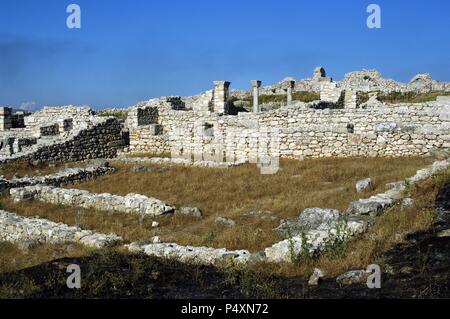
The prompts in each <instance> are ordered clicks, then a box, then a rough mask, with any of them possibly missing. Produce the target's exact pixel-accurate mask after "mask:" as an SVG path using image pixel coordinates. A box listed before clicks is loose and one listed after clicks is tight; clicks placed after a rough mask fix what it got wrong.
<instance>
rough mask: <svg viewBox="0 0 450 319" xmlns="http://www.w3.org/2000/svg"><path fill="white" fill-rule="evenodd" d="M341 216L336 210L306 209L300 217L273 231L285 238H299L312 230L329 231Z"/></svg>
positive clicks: (283, 223)
mask: <svg viewBox="0 0 450 319" xmlns="http://www.w3.org/2000/svg"><path fill="white" fill-rule="evenodd" d="M340 215H341V214H340V212H339V211H338V210H336V209H330V208H317V207H315V208H306V209H304V210H303V211H302V212H301V213H300V215H299V216H298V217H296V218H294V219H289V220H286V221H284V222H282V223H281V224H280V226H278V227H277V228H275V229H274V230H273V231H274V232H275V233H277V234H278V235H279V236H281V237H283V238H288V237H294V236H299V235H300V234H302V233H304V232H307V231H309V230H312V229H318V230H327V229H329V228H330V227H331V225H332V224H333V223H334V222H336V221H337V220H338V219H339V216H340Z"/></svg>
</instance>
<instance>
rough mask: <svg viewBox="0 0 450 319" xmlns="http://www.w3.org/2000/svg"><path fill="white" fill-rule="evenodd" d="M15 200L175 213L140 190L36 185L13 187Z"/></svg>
mask: <svg viewBox="0 0 450 319" xmlns="http://www.w3.org/2000/svg"><path fill="white" fill-rule="evenodd" d="M10 194H11V197H12V198H13V199H14V200H15V201H23V200H33V199H36V200H39V201H42V202H46V203H51V204H55V205H68V206H78V207H83V208H87V209H90V208H91V209H97V210H104V211H117V212H124V213H134V214H140V215H148V216H158V215H163V214H167V213H173V212H174V210H175V207H171V206H169V205H167V204H166V203H164V202H162V201H160V200H158V199H156V198H152V197H147V196H144V195H139V194H128V195H126V196H118V195H112V194H108V193H104V194H96V193H90V192H88V191H85V190H79V189H66V188H58V187H54V186H45V185H36V186H26V187H21V188H13V189H11V190H10Z"/></svg>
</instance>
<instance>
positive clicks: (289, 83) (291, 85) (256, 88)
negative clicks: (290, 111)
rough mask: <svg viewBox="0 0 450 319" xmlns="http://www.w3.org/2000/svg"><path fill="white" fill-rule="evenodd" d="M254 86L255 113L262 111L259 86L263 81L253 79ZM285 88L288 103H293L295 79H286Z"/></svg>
mask: <svg viewBox="0 0 450 319" xmlns="http://www.w3.org/2000/svg"><path fill="white" fill-rule="evenodd" d="M250 83H251V85H252V87H253V113H259V112H261V107H260V106H259V88H260V87H261V81H259V80H253V81H251V82H250ZM283 84H284V88H285V89H286V93H287V105H290V104H291V103H292V90H293V89H294V86H295V81H293V80H292V81H291V80H290V81H285V82H284V83H283Z"/></svg>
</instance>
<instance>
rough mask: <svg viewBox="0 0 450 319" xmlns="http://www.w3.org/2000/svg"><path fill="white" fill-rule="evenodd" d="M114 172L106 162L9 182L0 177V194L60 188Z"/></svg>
mask: <svg viewBox="0 0 450 319" xmlns="http://www.w3.org/2000/svg"><path fill="white" fill-rule="evenodd" d="M113 171H114V168H113V167H110V166H109V163H108V162H100V163H98V164H91V165H88V166H87V167H85V168H65V169H63V170H61V171H59V172H58V173H56V174H51V175H45V176H31V177H22V178H14V179H11V180H7V179H4V178H2V177H0V193H1V192H4V191H9V190H10V189H11V188H18V187H25V186H33V185H52V186H60V185H66V184H76V183H81V182H84V181H87V180H91V179H94V178H96V177H98V176H102V175H105V174H108V173H111V172H113Z"/></svg>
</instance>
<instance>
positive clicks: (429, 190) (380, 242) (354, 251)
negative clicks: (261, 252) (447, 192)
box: [256, 169, 450, 276]
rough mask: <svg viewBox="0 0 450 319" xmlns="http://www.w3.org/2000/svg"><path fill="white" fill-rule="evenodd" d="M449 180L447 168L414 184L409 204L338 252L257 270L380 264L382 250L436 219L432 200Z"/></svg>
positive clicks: (304, 271)
mask: <svg viewBox="0 0 450 319" xmlns="http://www.w3.org/2000/svg"><path fill="white" fill-rule="evenodd" d="M448 182H450V169H447V170H446V171H444V172H442V173H441V174H439V175H437V176H434V177H432V178H430V179H428V180H426V181H423V182H421V183H419V184H416V185H414V186H413V187H412V188H411V189H410V190H409V191H408V193H409V195H410V196H411V197H412V198H413V199H414V202H413V205H412V206H410V207H407V208H402V207H401V205H400V204H398V205H396V206H393V207H391V208H390V209H388V210H387V211H386V213H385V214H384V215H383V216H381V217H380V218H379V219H378V220H377V222H376V224H375V225H374V226H373V227H372V228H371V229H369V231H368V232H367V233H365V234H364V235H363V236H362V237H361V238H358V239H354V240H352V241H350V242H349V243H348V244H347V245H346V247H345V249H344V250H343V251H341V252H339V253H332V252H330V253H327V254H324V255H322V256H320V257H319V258H317V259H311V260H307V261H304V262H303V263H301V264H299V265H293V264H267V263H264V264H260V265H257V266H256V270H257V271H261V272H264V273H271V274H276V275H285V276H296V275H309V274H311V273H312V271H313V269H314V268H315V267H317V268H320V269H322V270H323V271H324V272H325V273H326V274H327V275H330V276H336V275H339V274H341V273H343V272H346V271H348V270H352V269H365V268H366V267H367V266H368V265H370V264H373V263H376V264H380V265H382V264H383V253H385V252H386V251H388V250H389V249H391V248H392V247H394V246H395V245H396V244H399V243H403V242H404V241H405V236H406V235H408V234H412V233H415V232H418V231H423V230H427V229H429V228H430V227H431V225H432V223H433V221H434V220H435V218H436V207H435V200H436V196H437V193H438V192H439V189H440V188H441V187H442V186H443V185H444V184H445V183H448Z"/></svg>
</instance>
